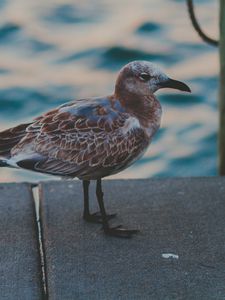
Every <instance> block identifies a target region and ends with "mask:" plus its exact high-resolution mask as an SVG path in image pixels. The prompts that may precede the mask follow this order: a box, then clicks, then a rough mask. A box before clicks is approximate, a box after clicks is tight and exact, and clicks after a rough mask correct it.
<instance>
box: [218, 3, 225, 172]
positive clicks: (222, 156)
mask: <svg viewBox="0 0 225 300" xmlns="http://www.w3.org/2000/svg"><path fill="white" fill-rule="evenodd" d="M219 47H220V97H219V115H220V116H219V173H220V175H225V1H224V0H220V42H219Z"/></svg>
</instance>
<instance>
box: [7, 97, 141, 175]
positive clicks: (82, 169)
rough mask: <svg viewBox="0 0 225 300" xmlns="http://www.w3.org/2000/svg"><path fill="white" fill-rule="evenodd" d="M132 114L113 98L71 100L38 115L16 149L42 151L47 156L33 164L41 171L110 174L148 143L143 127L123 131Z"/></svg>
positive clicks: (19, 150)
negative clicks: (112, 101) (114, 104)
mask: <svg viewBox="0 0 225 300" xmlns="http://www.w3.org/2000/svg"><path fill="white" fill-rule="evenodd" d="M77 103H78V104H79V105H78V104H77ZM82 103H83V105H82ZM104 103H105V102H104ZM128 118H129V115H128V114H127V113H126V112H124V111H122V109H121V111H118V110H117V111H116V110H115V109H113V108H112V106H111V105H110V101H109V100H108V102H107V104H102V101H99V102H97V103H95V102H90V103H89V105H87V100H86V101H84V100H83V102H82V101H78V102H76V103H75V102H74V103H73V104H71V103H69V104H68V105H63V106H61V107H59V108H58V109H57V110H54V111H52V112H48V113H47V114H45V115H43V116H41V117H38V118H36V119H35V121H34V122H33V123H32V124H30V125H29V126H28V128H27V136H25V137H23V139H22V140H21V141H20V142H19V143H18V144H17V145H16V146H15V147H14V148H13V151H12V152H13V155H16V154H18V153H19V152H21V151H24V152H26V149H27V148H29V151H30V149H32V151H34V152H35V153H37V154H39V155H41V156H42V157H43V159H41V161H39V162H36V163H35V164H34V167H33V169H34V170H36V171H38V172H45V173H51V174H56V175H68V176H71V175H73V176H78V177H82V176H87V177H88V176H90V177H91V176H92V174H95V176H100V175H102V174H103V173H104V172H105V173H106V175H108V173H109V174H110V172H111V173H112V172H114V169H115V170H116V169H119V168H123V167H124V166H126V164H129V162H131V161H132V160H133V159H134V156H137V155H138V153H139V152H140V151H142V150H143V149H142V148H144V147H146V143H145V137H144V132H143V130H142V129H141V128H135V129H133V130H132V131H129V132H126V133H124V132H123V128H124V126H125V122H126V120H127V119H128ZM104 168H105V171H104V170H103V169H104Z"/></svg>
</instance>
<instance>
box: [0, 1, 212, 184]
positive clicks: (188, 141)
mask: <svg viewBox="0 0 225 300" xmlns="http://www.w3.org/2000/svg"><path fill="white" fill-rule="evenodd" d="M195 2H196V4H197V7H196V8H197V14H198V15H199V18H200V19H201V24H202V25H203V26H204V29H205V30H206V31H207V32H208V33H209V34H210V35H211V36H213V37H216V36H217V35H218V32H217V19H218V1H215V0H208V1H207V0H205V1H204V0H201V1H200V0H199V1H195ZM0 57H1V59H0V128H1V129H4V128H7V127H9V126H12V125H15V124H17V123H20V122H24V121H28V120H30V119H31V118H32V117H34V116H36V115H38V114H40V113H42V112H44V111H46V110H48V109H50V108H52V107H54V106H58V105H59V104H61V103H64V102H66V101H68V100H72V99H74V98H79V97H89V96H100V95H105V94H109V93H110V92H112V91H113V87H114V81H115V78H116V74H117V72H118V70H119V69H120V67H121V66H123V65H124V64H125V63H127V62H128V61H131V60H136V59H146V60H150V61H152V62H155V63H157V64H159V65H160V66H161V67H162V68H163V69H164V70H165V71H166V72H167V73H168V74H169V75H170V76H171V77H174V78H176V79H179V80H183V81H185V82H186V83H188V84H189V85H190V86H191V88H192V91H193V94H191V95H185V94H180V93H176V94H175V93H174V91H170V90H167V91H165V90H164V91H162V92H159V93H158V97H159V98H160V100H161V102H162V106H163V121H162V127H161V130H160V131H159V132H158V134H157V135H156V137H155V139H154V141H153V143H152V145H151V146H150V148H149V150H148V151H147V153H146V154H145V156H144V157H143V158H142V159H141V160H139V161H138V162H137V163H136V164H135V165H133V166H132V167H131V168H129V169H128V170H126V171H124V172H122V173H121V174H118V175H117V177H120V178H121V177H124V178H127V177H135V178H137V177H140V178H141V177H151V176H197V175H215V174H216V172H217V171H216V167H217V149H216V148H217V147H216V144H217V136H216V132H217V126H218V125H217V124H218V113H217V93H218V61H217V60H218V58H217V49H216V48H213V47H211V46H208V45H206V44H204V43H203V42H201V40H200V39H199V38H198V36H197V35H196V33H195V32H194V31H193V29H192V27H191V25H190V21H189V19H188V16H187V11H186V6H185V1H182V0H180V1H178V0H177V1H175V0H133V1H129V0H123V1H121V0H120V1H119V0H114V1H113V0H108V1H106V0H86V1H85V0H82V1H77V0H76V1H75V0H68V1H63V0H48V1H44V0H40V1H36V0H16V1H15V0H11V1H10V0H0ZM45 178H46V177H45ZM39 179H43V177H41V176H40V175H36V174H34V173H30V172H25V171H22V170H7V171H6V170H5V169H0V180H1V181H12V180H17V181H19V180H39Z"/></svg>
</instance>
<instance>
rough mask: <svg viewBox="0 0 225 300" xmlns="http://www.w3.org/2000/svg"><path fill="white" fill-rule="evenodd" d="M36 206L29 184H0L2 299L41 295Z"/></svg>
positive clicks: (0, 289) (0, 284)
mask: <svg viewBox="0 0 225 300" xmlns="http://www.w3.org/2000/svg"><path fill="white" fill-rule="evenodd" d="M35 223H36V222H35V210H34V204H33V198H32V192H31V187H30V185H29V184H25V183H20V184H16V183H15V184H13V183H10V184H3V183H2V184H0V299H7V300H8V299H9V300H11V299H24V300H28V299H29V300H34V299H42V287H41V274H40V270H41V268H40V261H39V251H38V237H37V234H36V233H37V232H36V224H35Z"/></svg>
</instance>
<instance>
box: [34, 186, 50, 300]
mask: <svg viewBox="0 0 225 300" xmlns="http://www.w3.org/2000/svg"><path fill="white" fill-rule="evenodd" d="M32 193H33V200H34V206H35V223H36V232H37V237H38V252H39V257H40V267H41V282H42V293H43V294H42V299H43V300H47V299H48V288H47V273H46V263H45V261H46V258H45V251H44V246H43V234H42V225H41V223H42V222H41V217H40V198H39V185H34V186H32Z"/></svg>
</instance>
